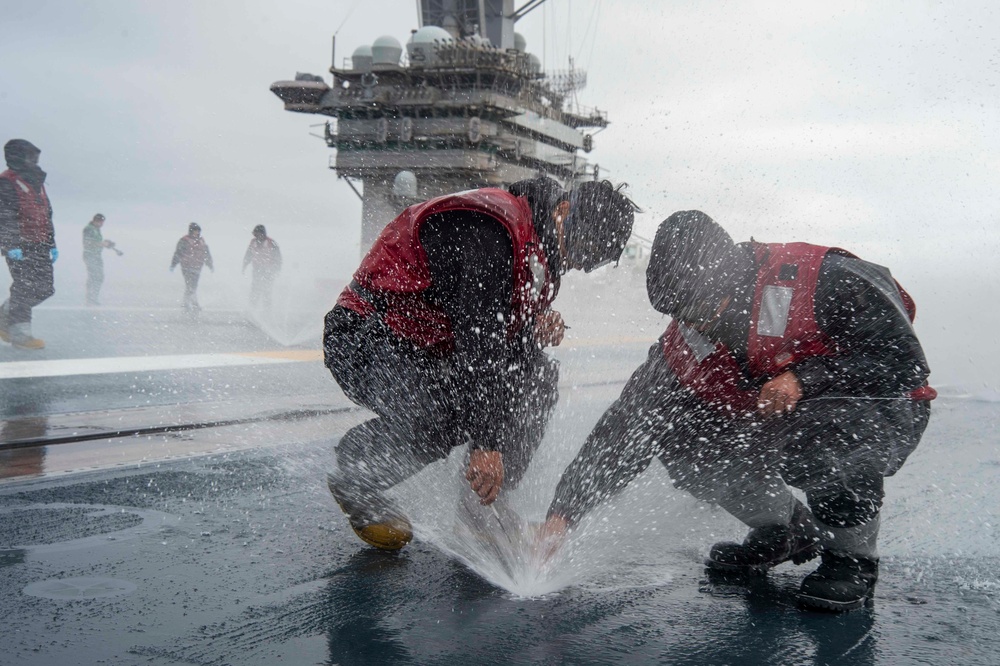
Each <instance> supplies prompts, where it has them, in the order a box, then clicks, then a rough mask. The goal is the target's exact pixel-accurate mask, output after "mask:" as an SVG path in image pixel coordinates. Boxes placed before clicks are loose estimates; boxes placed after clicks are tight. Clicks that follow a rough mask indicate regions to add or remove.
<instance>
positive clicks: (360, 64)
mask: <svg viewBox="0 0 1000 666" xmlns="http://www.w3.org/2000/svg"><path fill="white" fill-rule="evenodd" d="M351 67H353V68H354V69H359V70H362V71H368V70H370V69H371V68H372V47H370V46H368V45H364V46H359V47H358V48H356V49H354V53H352V54H351Z"/></svg>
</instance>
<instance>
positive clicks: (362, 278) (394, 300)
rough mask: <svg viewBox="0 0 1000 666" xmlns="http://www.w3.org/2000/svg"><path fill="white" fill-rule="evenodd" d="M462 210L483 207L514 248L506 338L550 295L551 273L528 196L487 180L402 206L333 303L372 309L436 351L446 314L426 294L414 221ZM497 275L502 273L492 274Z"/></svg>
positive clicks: (444, 342)
mask: <svg viewBox="0 0 1000 666" xmlns="http://www.w3.org/2000/svg"><path fill="white" fill-rule="evenodd" d="M461 211H469V212H474V213H480V214H484V215H488V216H489V217H491V218H493V219H495V220H496V221H497V222H499V223H500V224H502V225H503V227H504V228H505V229H506V230H507V232H508V233H509V234H510V237H511V241H512V245H513V249H514V264H513V275H512V276H511V278H512V280H513V285H514V289H513V296H512V300H511V307H510V313H509V316H507V317H506V319H507V321H508V325H507V336H508V338H514V337H515V336H517V335H518V334H519V333H520V332H521V330H522V329H523V328H524V326H525V324H526V323H527V322H529V321H532V320H533V319H534V318H535V316H536V315H537V314H539V313H541V312H543V311H545V310H546V309H548V307H549V305H550V304H551V303H552V300H553V299H554V298H555V295H556V285H555V282H554V279H553V273H552V271H551V270H550V268H549V264H548V260H547V258H546V256H545V251H544V249H543V247H542V244H541V240H540V239H539V238H538V234H537V233H536V232H535V228H534V226H533V225H532V221H531V209H530V208H529V206H528V202H527V201H526V200H525V199H523V198H521V197H515V196H514V195H512V194H510V193H508V192H505V191H504V190H500V189H494V188H483V189H479V190H470V191H467V192H461V193H458V194H449V195H445V196H441V197H437V198H435V199H431V200H429V201H426V202H424V203H421V204H417V205H414V206H410V207H409V208H407V209H406V210H404V211H403V212H402V213H400V214H399V216H397V217H396V218H395V219H394V220H393V221H392V222H390V223H389V224H388V225H386V227H385V229H383V230H382V233H380V234H379V236H378V238H377V239H376V240H375V242H374V243H373V244H372V248H371V250H369V252H368V254H367V255H365V258H364V259H363V260H362V261H361V266H360V267H359V268H358V270H357V271H356V272H355V273H354V280H353V282H352V283H351V284H350V285H348V286H347V287H346V288H345V289H344V291H343V292H341V294H340V297H339V298H338V299H337V303H338V305H341V306H343V307H346V308H348V309H350V310H353V311H354V312H357V313H358V314H360V315H362V316H370V315H372V314H374V313H376V312H378V313H379V314H380V316H381V317H382V320H383V322H384V323H385V324H386V326H388V327H389V329H391V330H392V331H393V333H395V334H396V335H397V336H399V337H400V338H402V339H405V340H409V341H411V342H412V343H414V344H415V345H416V346H418V347H421V348H425V349H435V350H437V351H449V350H451V349H452V348H453V347H454V333H453V331H452V328H451V322H450V320H449V319H448V316H447V314H445V312H444V310H442V309H441V308H440V307H439V306H437V305H434V304H432V303H430V302H428V301H427V299H426V297H425V296H426V293H427V290H428V289H430V287H431V286H432V279H431V273H430V268H429V267H428V264H427V253H426V252H425V251H424V249H423V247H422V246H421V244H420V229H421V227H422V226H423V224H424V222H426V221H427V219H428V218H430V217H431V216H433V215H439V214H442V213H452V212H461ZM497 279H504V276H497Z"/></svg>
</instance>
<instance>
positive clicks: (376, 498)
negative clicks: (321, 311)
mask: <svg viewBox="0 0 1000 666" xmlns="http://www.w3.org/2000/svg"><path fill="white" fill-rule="evenodd" d="M324 350H325V354H326V364H327V367H329V368H330V371H331V373H332V374H333V376H334V378H335V379H336V380H337V383H338V384H340V386H341V388H342V389H343V390H344V393H345V394H346V395H347V396H348V397H349V398H350V399H351V400H353V401H354V402H356V403H357V404H359V405H362V406H364V407H367V408H368V409H370V410H372V411H373V412H375V414H376V415H377V416H376V418H373V419H371V420H369V421H366V422H364V423H362V424H360V425H358V426H355V427H354V428H351V429H350V430H349V431H348V432H347V433H346V434H345V435H344V437H343V438H342V439H341V440H340V443H339V444H338V446H337V466H336V471H335V472H334V474H333V475H331V484H330V485H331V490H332V491H333V493H334V496H335V497H336V499H337V501H338V503H340V505H341V507H342V508H343V509H344V510H345V512H346V513H348V515H349V516H351V517H352V518H358V519H361V520H365V519H377V518H378V517H379V516H380V515H382V514H383V513H384V512H385V511H387V510H388V503H387V502H386V501H385V499H384V498H383V496H382V491H384V490H386V489H388V488H391V487H392V486H394V485H396V484H398V483H400V482H402V481H404V480H405V479H407V478H409V477H410V476H412V475H413V474H416V473H417V472H419V471H420V470H421V469H423V468H424V467H426V466H427V465H428V464H430V463H432V462H434V461H436V460H441V459H443V458H445V457H447V456H448V454H449V453H450V452H451V450H452V449H453V448H455V447H456V446H461V445H463V444H466V443H470V436H469V433H470V432H478V433H482V432H483V423H481V421H484V420H485V421H488V425H487V430H488V432H489V433H490V434H489V435H486V436H485V438H486V439H489V440H490V441H484V442H481V444H484V445H487V446H488V448H491V449H494V448H495V449H497V450H500V451H501V452H502V454H503V463H504V483H503V487H504V489H505V490H509V489H511V488H514V487H516V486H517V484H518V483H519V482H520V480H521V478H522V477H523V476H524V473H525V471H526V470H527V468H528V464H529V463H530V462H531V458H532V456H533V455H534V453H535V450H536V449H537V448H538V445H539V444H540V443H541V440H542V436H543V435H544V433H545V427H546V425H547V424H548V420H549V417H550V416H551V414H552V409H553V408H554V407H555V404H556V402H557V400H558V382H559V369H558V365H557V364H556V362H555V361H553V360H552V359H550V358H549V357H548V356H547V355H545V354H544V353H542V352H541V351H536V352H535V353H529V354H527V355H525V356H524V357H522V358H519V359H518V361H517V362H514V363H511V364H509V366H508V367H507V372H506V374H505V376H504V380H503V382H502V384H503V385H502V386H499V387H492V389H493V391H497V392H499V393H501V394H502V395H503V400H501V401H500V402H502V403H503V404H504V406H505V407H506V408H505V409H501V410H496V409H493V408H491V407H489V406H488V405H489V404H490V401H489V399H488V398H486V397H485V396H486V394H487V393H488V392H490V387H482V386H478V387H477V386H474V385H471V386H470V385H469V384H470V382H468V381H464V380H463V381H456V380H455V377H456V376H461V373H460V372H459V371H457V369H456V368H455V367H454V362H453V360H451V359H449V358H447V357H445V358H440V357H435V356H433V355H431V354H428V353H427V352H424V351H422V350H419V349H415V348H413V347H411V346H409V344H408V343H406V342H403V341H400V340H398V339H397V338H395V336H394V335H393V334H392V333H391V332H390V331H389V330H388V329H387V328H386V327H385V326H384V325H383V324H382V323H381V321H380V320H379V318H378V317H377V316H372V317H368V318H362V317H360V316H358V315H356V314H355V313H353V312H351V311H350V310H347V309H345V308H341V307H339V306H338V307H336V308H334V310H333V311H331V312H330V314H329V315H327V319H326V332H325V335H324ZM490 397H491V398H495V397H496V396H490ZM486 412H488V413H486ZM472 420H476V421H477V423H472ZM480 436H482V435H480ZM476 443H477V442H471V444H472V445H475V444H476Z"/></svg>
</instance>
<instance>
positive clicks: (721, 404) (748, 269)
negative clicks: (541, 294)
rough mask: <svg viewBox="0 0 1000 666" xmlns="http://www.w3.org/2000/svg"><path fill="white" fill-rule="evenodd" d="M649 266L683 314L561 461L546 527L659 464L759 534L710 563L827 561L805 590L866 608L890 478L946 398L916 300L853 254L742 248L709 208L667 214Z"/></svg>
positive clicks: (669, 305)
mask: <svg viewBox="0 0 1000 666" xmlns="http://www.w3.org/2000/svg"><path fill="white" fill-rule="evenodd" d="M646 277H647V290H648V293H649V299H650V301H651V303H652V305H653V307H654V308H656V309H657V310H659V311H660V312H663V313H665V314H668V315H670V316H671V317H672V318H673V321H672V322H671V324H670V325H669V327H668V328H667V330H666V332H665V333H664V334H663V336H662V337H661V338H660V340H659V342H658V343H657V344H656V345H654V346H653V347H652V348H651V349H650V352H649V357H648V360H647V361H646V363H645V364H643V365H642V366H640V367H639V368H638V369H637V370H636V371H635V373H634V374H633V375H632V377H631V379H630V380H629V382H628V383H627V384H626V386H625V389H624V390H623V392H622V394H621V397H620V398H619V399H618V400H617V401H616V402H615V403H614V404H612V406H611V407H610V408H609V409H608V411H607V412H606V413H605V414H604V415H603V417H602V418H601V419H600V421H599V422H598V424H597V426H596V427H595V428H594V430H593V432H592V433H591V434H590V436H589V437H588V439H587V441H586V443H585V444H584V446H583V448H582V449H581V451H580V453H579V454H578V456H577V457H576V459H575V460H574V461H573V462H572V463H571V464H570V466H569V467H568V468H567V470H566V472H565V473H564V475H563V478H562V479H561V481H560V483H559V485H558V487H557V490H556V494H555V498H554V499H553V501H552V504H551V506H550V508H549V513H548V519H547V521H546V524H545V526H544V528H543V532H542V534H543V537H544V538H546V539H548V540H549V544H550V546H551V544H558V543H560V542H561V539H562V538H563V536H564V535H565V534H566V532H567V530H568V529H569V528H570V527H571V526H572V525H573V524H575V523H576V522H578V521H579V520H580V518H581V517H582V516H583V515H584V514H585V513H586V512H587V511H588V510H590V509H592V508H593V507H595V506H596V505H597V504H599V503H600V502H602V501H605V500H607V499H609V498H610V497H612V496H613V495H615V494H616V493H618V492H620V491H621V490H622V489H623V488H624V487H625V486H626V485H627V484H628V483H629V482H630V481H631V480H633V479H634V478H635V477H636V476H638V475H639V474H640V473H641V472H642V471H644V470H645V469H646V468H647V467H648V465H649V464H650V462H651V461H652V460H653V458H659V459H660V461H661V463H662V464H663V465H664V466H665V467H666V469H667V471H668V473H669V474H670V476H671V479H672V480H673V482H674V484H675V485H676V486H677V487H678V488H681V489H684V490H687V491H688V492H690V493H692V494H693V495H694V496H696V497H698V498H699V499H701V500H704V501H709V502H714V503H717V504H718V505H720V506H722V507H723V508H724V509H725V510H726V511H728V512H729V513H730V514H732V515H733V516H735V517H736V518H737V519H739V520H740V521H742V522H743V523H744V524H746V525H747V526H748V527H749V528H750V531H749V534H747V536H746V538H745V539H744V540H743V542H742V543H732V542H725V543H717V544H715V545H714V546H713V547H712V548H711V550H710V552H709V554H708V557H707V559H706V565H707V567H709V569H712V570H722V571H738V572H746V573H751V572H757V573H759V572H763V571H766V570H767V569H769V568H770V567H773V566H775V565H777V564H781V563H782V562H786V561H789V560H791V561H793V562H794V563H796V564H802V563H804V562H806V561H808V560H810V559H813V558H815V557H816V556H817V555H819V556H820V557H821V563H820V565H819V567H818V568H817V569H816V570H815V571H814V572H813V573H811V574H809V575H808V576H806V578H805V580H804V581H803V582H802V585H801V588H800V591H799V601H800V602H801V603H802V604H803V605H804V606H806V607H809V608H815V609H823V610H832V611H846V610H851V609H854V608H859V607H861V606H862V605H864V604H865V602H866V600H868V599H870V598H871V597H872V595H873V593H874V588H875V583H876V581H877V579H878V563H879V555H878V548H877V539H878V532H879V512H880V509H881V507H882V501H883V496H884V492H883V479H884V477H886V476H891V475H892V474H894V473H895V472H896V471H897V470H898V469H899V468H900V466H901V465H902V464H903V462H904V461H905V460H906V458H907V456H908V455H909V454H910V453H911V452H912V451H913V450H914V449H915V448H916V446H917V444H918V442H919V441H920V438H921V436H922V434H923V432H924V429H925V428H926V426H927V422H928V418H929V415H930V400H932V399H933V398H934V397H935V395H936V394H935V392H934V390H933V389H932V388H930V387H929V386H928V384H927V378H928V376H929V374H930V371H929V369H928V366H927V361H926V359H925V358H924V353H923V350H922V349H921V346H920V343H919V341H918V340H917V336H916V334H915V333H914V330H913V326H912V320H913V316H914V313H915V308H914V305H913V301H912V300H911V299H910V297H909V295H908V294H907V293H906V291H904V290H903V288H902V287H901V286H900V285H899V284H898V283H897V282H896V281H895V280H894V279H893V278H892V276H891V275H890V273H889V271H888V270H887V269H885V268H883V267H881V266H877V265H875V264H872V263H869V262H866V261H863V260H861V259H859V258H857V257H855V256H854V255H852V254H850V253H848V252H845V251H843V250H840V249H837V248H828V247H820V246H816V245H809V244H805V243H789V244H764V243H757V242H754V241H750V242H749V243H740V244H734V243H733V240H732V239H731V238H730V236H729V234H728V233H726V232H725V231H724V230H723V229H722V228H721V227H720V226H719V225H717V224H716V223H715V222H714V221H713V220H712V219H711V218H709V217H708V216H707V215H705V214H704V213H701V212H699V211H682V212H678V213H674V214H673V215H671V216H670V217H669V218H667V220H665V221H664V222H663V223H662V224H661V225H660V228H659V230H658V231H657V234H656V238H655V241H654V245H653V250H652V254H651V258H650V264H649V268H648V270H647V274H646ZM789 486H791V487H795V488H798V489H801V490H802V491H803V492H804V494H805V496H806V499H807V503H808V506H806V505H804V504H802V503H801V502H799V501H798V500H797V499H796V497H795V496H794V495H793V494H792V492H791V490H790V488H789Z"/></svg>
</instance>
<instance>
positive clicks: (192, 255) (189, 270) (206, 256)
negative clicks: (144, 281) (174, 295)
mask: <svg viewBox="0 0 1000 666" xmlns="http://www.w3.org/2000/svg"><path fill="white" fill-rule="evenodd" d="M178 264H180V266H181V274H182V275H183V276H184V309H185V310H187V311H188V312H198V311H199V310H201V305H199V304H198V280H199V279H200V278H201V269H202V268H203V267H205V266H208V270H210V271H212V272H213V273H214V272H215V266H214V265H213V264H212V253H211V252H209V250H208V243H206V242H205V239H204V238H202V237H201V226H200V225H198V223H197V222H192V223H191V224H189V225H188V232H187V235H186V236H182V237H181V239H180V240H179V241H177V248H176V249H175V250H174V257H173V259H171V260H170V270H171V271H173V270H174V269H175V268H176V267H177V265H178Z"/></svg>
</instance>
